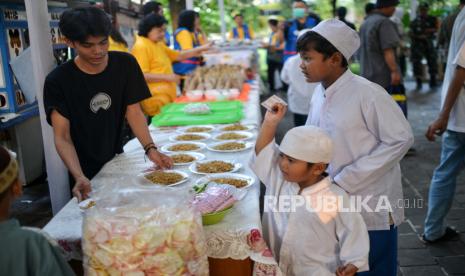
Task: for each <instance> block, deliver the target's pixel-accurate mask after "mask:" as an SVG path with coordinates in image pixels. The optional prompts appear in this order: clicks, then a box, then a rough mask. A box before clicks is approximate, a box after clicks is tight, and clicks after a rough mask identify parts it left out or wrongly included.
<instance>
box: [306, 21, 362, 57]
mask: <svg viewBox="0 0 465 276" xmlns="http://www.w3.org/2000/svg"><path fill="white" fill-rule="evenodd" d="M312 31H314V32H316V33H318V34H319V35H321V36H322V37H324V38H326V39H327V40H328V41H329V42H331V44H333V46H334V47H336V49H338V50H339V52H341V53H342V55H343V56H344V57H345V58H346V59H347V61H349V59H350V57H351V56H352V55H353V54H354V53H355V52H356V51H357V49H358V48H359V47H360V37H359V36H358V34H357V32H356V31H354V30H353V29H352V28H350V27H349V26H347V25H346V23H344V22H342V21H341V20H338V19H334V18H333V19H327V20H324V21H322V22H320V24H318V25H316V27H314V28H313V29H312Z"/></svg>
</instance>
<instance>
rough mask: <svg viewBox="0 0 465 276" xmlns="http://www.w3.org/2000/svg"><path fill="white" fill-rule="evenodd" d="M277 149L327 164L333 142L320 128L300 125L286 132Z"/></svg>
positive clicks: (304, 159)
mask: <svg viewBox="0 0 465 276" xmlns="http://www.w3.org/2000/svg"><path fill="white" fill-rule="evenodd" d="M279 150H280V151H281V152H282V153H284V154H286V155H288V156H290V157H292V158H295V159H298V160H302V161H306V162H309V163H313V164H317V163H324V164H329V162H330V161H331V158H332V156H333V142H332V140H331V138H330V137H329V135H328V134H326V132H325V131H324V130H322V129H321V128H318V127H315V126H300V127H295V128H293V129H291V130H289V131H288V132H287V133H286V135H285V136H284V138H283V141H282V142H281V145H280V146H279Z"/></svg>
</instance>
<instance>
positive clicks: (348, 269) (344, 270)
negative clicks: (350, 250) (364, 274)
mask: <svg viewBox="0 0 465 276" xmlns="http://www.w3.org/2000/svg"><path fill="white" fill-rule="evenodd" d="M357 271H358V268H357V267H356V266H355V265H353V264H348V265H346V266H341V267H338V269H337V270H336V276H353V275H355V273H357Z"/></svg>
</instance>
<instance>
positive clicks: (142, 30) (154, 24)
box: [139, 13, 167, 37]
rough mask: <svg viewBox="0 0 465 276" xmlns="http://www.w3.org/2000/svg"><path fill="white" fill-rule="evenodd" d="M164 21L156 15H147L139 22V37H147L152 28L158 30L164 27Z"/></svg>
mask: <svg viewBox="0 0 465 276" xmlns="http://www.w3.org/2000/svg"><path fill="white" fill-rule="evenodd" d="M166 23H167V22H166V19H165V18H164V17H163V16H161V15H158V14H154V13H152V14H149V15H147V16H146V17H144V18H143V19H142V20H141V21H140V22H139V35H140V36H144V37H147V35H148V34H149V32H150V31H151V30H152V29H153V28H160V27H162V26H163V25H165V24H166Z"/></svg>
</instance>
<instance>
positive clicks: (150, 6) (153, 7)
mask: <svg viewBox="0 0 465 276" xmlns="http://www.w3.org/2000/svg"><path fill="white" fill-rule="evenodd" d="M161 9H163V6H162V5H161V4H160V3H159V2H156V1H150V2H147V3H145V4H144V5H143V6H142V8H141V13H142V15H143V16H147V15H149V14H151V13H157V14H158V13H159V12H160V10H161Z"/></svg>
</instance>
